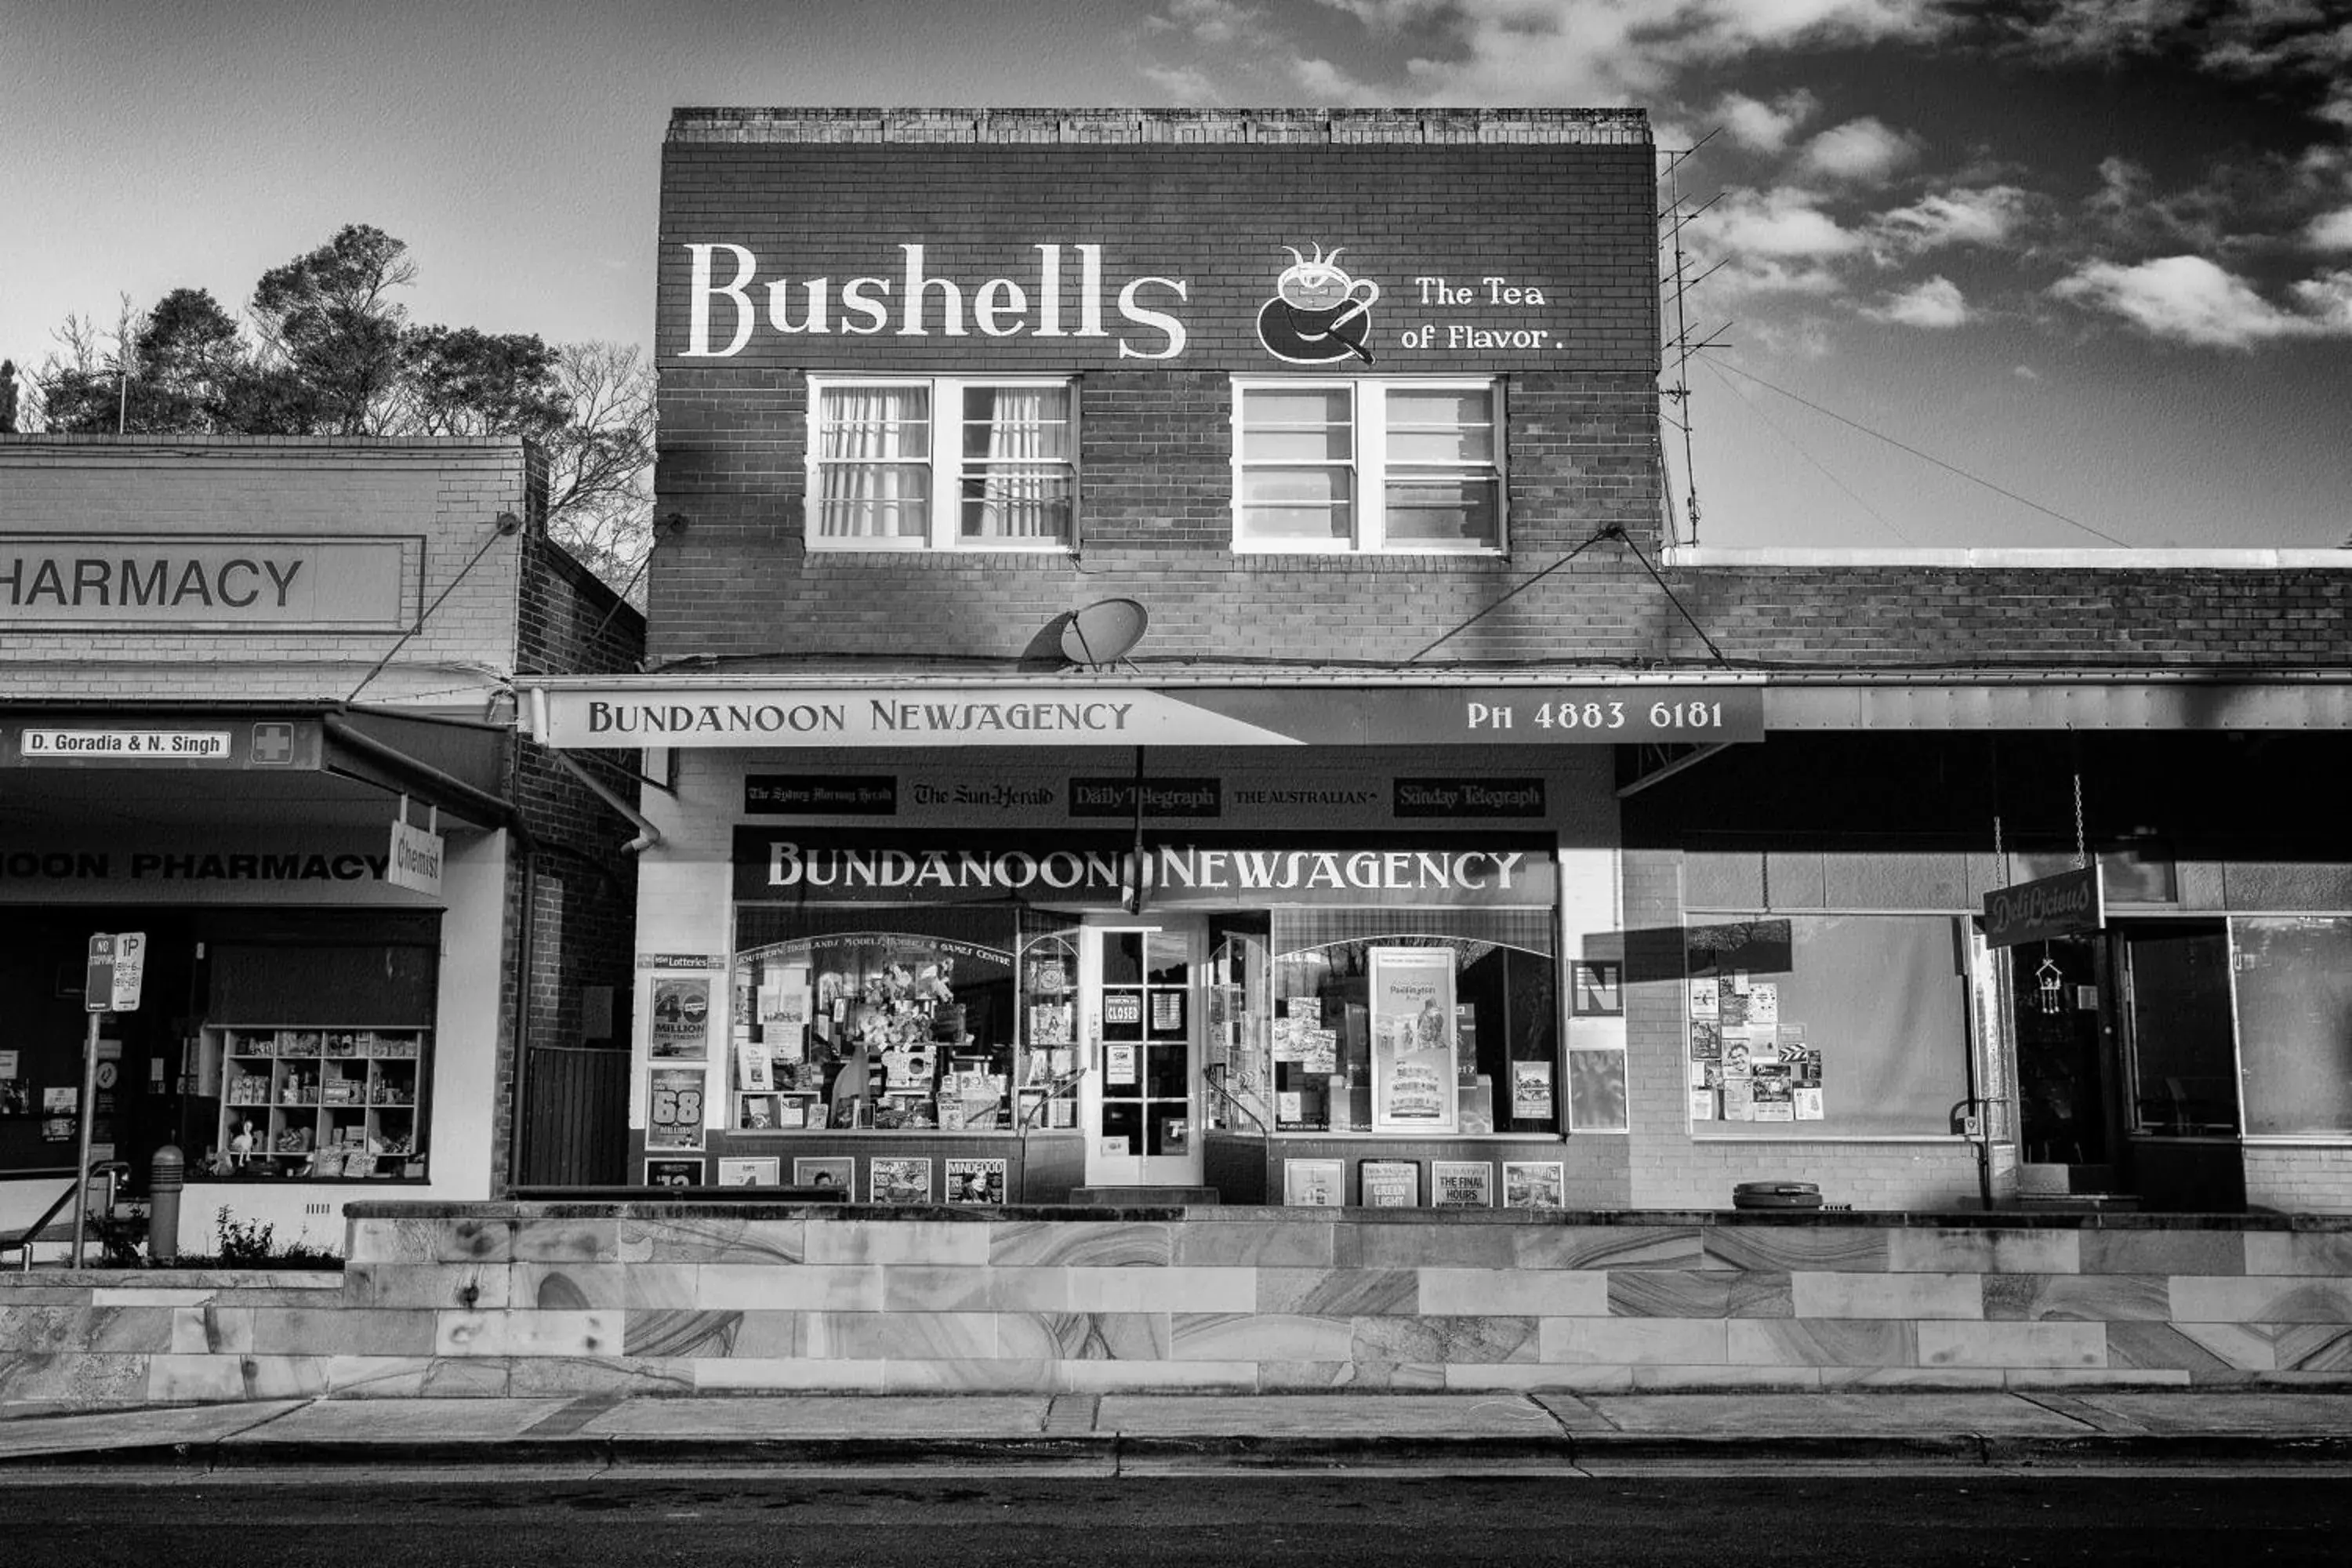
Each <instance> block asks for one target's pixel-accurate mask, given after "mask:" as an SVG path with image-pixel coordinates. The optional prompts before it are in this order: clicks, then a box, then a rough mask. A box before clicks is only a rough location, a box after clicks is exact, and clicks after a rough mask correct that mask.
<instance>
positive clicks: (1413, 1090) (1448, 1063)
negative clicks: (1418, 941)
mask: <svg viewBox="0 0 2352 1568" xmlns="http://www.w3.org/2000/svg"><path fill="white" fill-rule="evenodd" d="M1371 961H1372V963H1371V969H1372V973H1371V995H1372V1001H1371V1033H1372V1131H1375V1132H1452V1131H1454V1130H1455V1127H1456V1121H1457V1118H1456V1107H1455V1103H1454V950H1453V949H1452V948H1446V947H1376V948H1374V949H1372V951H1371Z"/></svg>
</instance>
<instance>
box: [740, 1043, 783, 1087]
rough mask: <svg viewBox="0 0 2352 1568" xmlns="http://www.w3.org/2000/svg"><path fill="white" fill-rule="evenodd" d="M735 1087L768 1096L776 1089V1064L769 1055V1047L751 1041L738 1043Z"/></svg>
mask: <svg viewBox="0 0 2352 1568" xmlns="http://www.w3.org/2000/svg"><path fill="white" fill-rule="evenodd" d="M735 1087H736V1088H737V1089H743V1090H745V1091H747V1092H750V1093H756V1094H766V1093H768V1092H769V1091H771V1090H772V1089H774V1088H775V1087H776V1064H775V1062H774V1060H773V1059H772V1058H771V1057H770V1056H769V1055H768V1047H765V1046H762V1045H755V1044H753V1043H752V1042H751V1041H750V1040H741V1041H738V1042H737V1044H736V1047H735Z"/></svg>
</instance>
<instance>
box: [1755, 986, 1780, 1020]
mask: <svg viewBox="0 0 2352 1568" xmlns="http://www.w3.org/2000/svg"><path fill="white" fill-rule="evenodd" d="M1748 1022H1749V1023H1750V1024H1778V1023H1780V986H1779V985H1777V984H1773V983H1772V982H1771V981H1769V980H1757V981H1751V982H1749V983H1748Z"/></svg>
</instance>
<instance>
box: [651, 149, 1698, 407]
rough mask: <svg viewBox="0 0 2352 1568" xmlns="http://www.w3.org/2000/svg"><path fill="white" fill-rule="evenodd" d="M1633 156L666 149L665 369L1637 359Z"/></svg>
mask: <svg viewBox="0 0 2352 1568" xmlns="http://www.w3.org/2000/svg"><path fill="white" fill-rule="evenodd" d="M1654 205H1655V204H1654V184H1653V170H1652V154H1651V150H1650V148H1649V147H1648V146H1647V145H1646V144H1623V145H1612V144H1598V143H1570V142H1521V143H1487V144H1475V143H1466V144H1451V145H1424V144H1412V143H1362V144H1355V145H1347V146H1335V145H1328V144H1326V145H1306V144H1302V145H1234V144H1219V145H1188V146H1179V145H1150V146H1137V145H1108V146H1106V145H1093V146H1087V145H1057V146H1034V145H1014V144H1003V145H944V144H932V145H924V146H913V145H890V144H874V143H858V144H846V143H843V144H825V143H812V142H784V143H777V142H763V143H741V142H696V141H692V140H678V139H677V138H676V136H675V134H674V137H673V140H672V141H671V142H670V143H669V144H668V145H667V147H666V149H665V152H664V160H663V194H662V218H661V241H660V284H659V303H658V310H657V315H656V349H657V351H658V353H659V356H660V360H661V363H662V365H663V368H664V369H665V370H668V369H673V368H676V369H688V368H692V367H696V366H705V367H709V366H722V365H723V366H726V367H730V368H742V369H747V370H751V369H757V370H773V369H779V368H798V369H814V370H854V371H874V370H887V369H892V368H903V369H907V370H910V371H912V370H922V371H937V370H938V369H940V367H942V366H963V367H969V366H988V367H992V368H995V369H998V370H1002V371H1007V372H1012V371H1019V370H1024V369H1027V370H1032V371H1038V372H1045V371H1064V372H1066V371H1072V370H1085V369H1093V368H1118V369H1140V368H1146V367H1167V368H1182V369H1197V370H1215V371H1222V372H1232V373H1241V374H1250V373H1257V372H1264V373H1267V374H1283V373H1286V372H1297V371H1300V370H1307V371H1317V370H1320V371H1324V372H1327V373H1339V374H1346V373H1359V374H1444V373H1447V372H1459V373H1464V374H1474V373H1475V374H1494V373H1496V372H1505V371H1512V370H1545V371H1570V370H1592V369H1608V370H1647V369H1653V368H1654V362H1655V358H1656V353H1655V343H1654V331H1653V329H1652V321H1653V312H1654V292H1655V289H1654V278H1653V276H1652V272H1653V269H1654V265H1655V258H1654V250H1655V245H1656V240H1655V236H1654Z"/></svg>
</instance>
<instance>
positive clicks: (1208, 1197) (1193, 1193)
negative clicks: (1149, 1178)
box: [1070, 1187, 1217, 1208]
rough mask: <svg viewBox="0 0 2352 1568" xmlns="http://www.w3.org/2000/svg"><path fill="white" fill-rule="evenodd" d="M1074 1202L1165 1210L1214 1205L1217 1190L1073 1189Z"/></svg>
mask: <svg viewBox="0 0 2352 1568" xmlns="http://www.w3.org/2000/svg"><path fill="white" fill-rule="evenodd" d="M1070 1201H1071V1202H1072V1203H1074V1204H1087V1205H1095V1206H1098V1207H1099V1206H1102V1205H1110V1206H1113V1207H1118V1208H1137V1207H1146V1208H1165V1207H1169V1206H1171V1205H1185V1204H1213V1203H1215V1202H1216V1201H1217V1189H1216V1188H1214V1187H1072V1188H1071V1189H1070Z"/></svg>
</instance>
